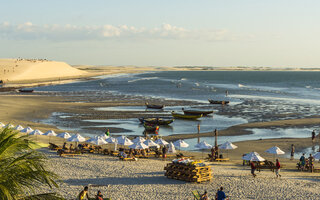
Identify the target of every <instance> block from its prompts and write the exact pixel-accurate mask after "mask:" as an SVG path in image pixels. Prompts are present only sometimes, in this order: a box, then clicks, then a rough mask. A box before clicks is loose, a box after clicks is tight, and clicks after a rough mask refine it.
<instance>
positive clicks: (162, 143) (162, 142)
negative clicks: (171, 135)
mask: <svg viewBox="0 0 320 200" xmlns="http://www.w3.org/2000/svg"><path fill="white" fill-rule="evenodd" d="M155 143H156V144H158V145H168V144H169V143H168V142H167V141H165V140H164V139H162V138H159V139H157V140H156V141H155Z"/></svg>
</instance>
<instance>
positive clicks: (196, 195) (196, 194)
mask: <svg viewBox="0 0 320 200" xmlns="http://www.w3.org/2000/svg"><path fill="white" fill-rule="evenodd" d="M192 194H193V197H194V200H200V199H201V196H200V194H199V192H198V190H193V191H192Z"/></svg>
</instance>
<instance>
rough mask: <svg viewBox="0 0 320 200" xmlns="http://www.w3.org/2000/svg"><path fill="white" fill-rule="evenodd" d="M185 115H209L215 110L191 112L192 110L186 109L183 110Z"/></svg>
mask: <svg viewBox="0 0 320 200" xmlns="http://www.w3.org/2000/svg"><path fill="white" fill-rule="evenodd" d="M182 110H183V112H184V114H186V115H201V114H202V115H209V114H211V113H213V110H191V109H188V110H186V109H184V108H182Z"/></svg>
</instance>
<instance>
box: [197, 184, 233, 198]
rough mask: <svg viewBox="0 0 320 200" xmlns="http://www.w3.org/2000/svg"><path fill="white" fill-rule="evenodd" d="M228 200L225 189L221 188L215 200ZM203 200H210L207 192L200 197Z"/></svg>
mask: <svg viewBox="0 0 320 200" xmlns="http://www.w3.org/2000/svg"><path fill="white" fill-rule="evenodd" d="M226 198H227V196H226V194H225V193H224V191H223V187H220V188H219V189H218V191H217V193H216V195H215V198H214V199H215V200H225V199H226ZM200 199H201V200H209V197H208V193H207V191H204V193H203V194H202V195H201V197H200Z"/></svg>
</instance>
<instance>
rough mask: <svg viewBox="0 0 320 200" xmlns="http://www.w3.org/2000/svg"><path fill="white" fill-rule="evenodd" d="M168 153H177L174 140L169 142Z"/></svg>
mask: <svg viewBox="0 0 320 200" xmlns="http://www.w3.org/2000/svg"><path fill="white" fill-rule="evenodd" d="M168 153H176V148H175V147H174V144H173V143H172V142H170V143H169V149H168Z"/></svg>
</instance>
